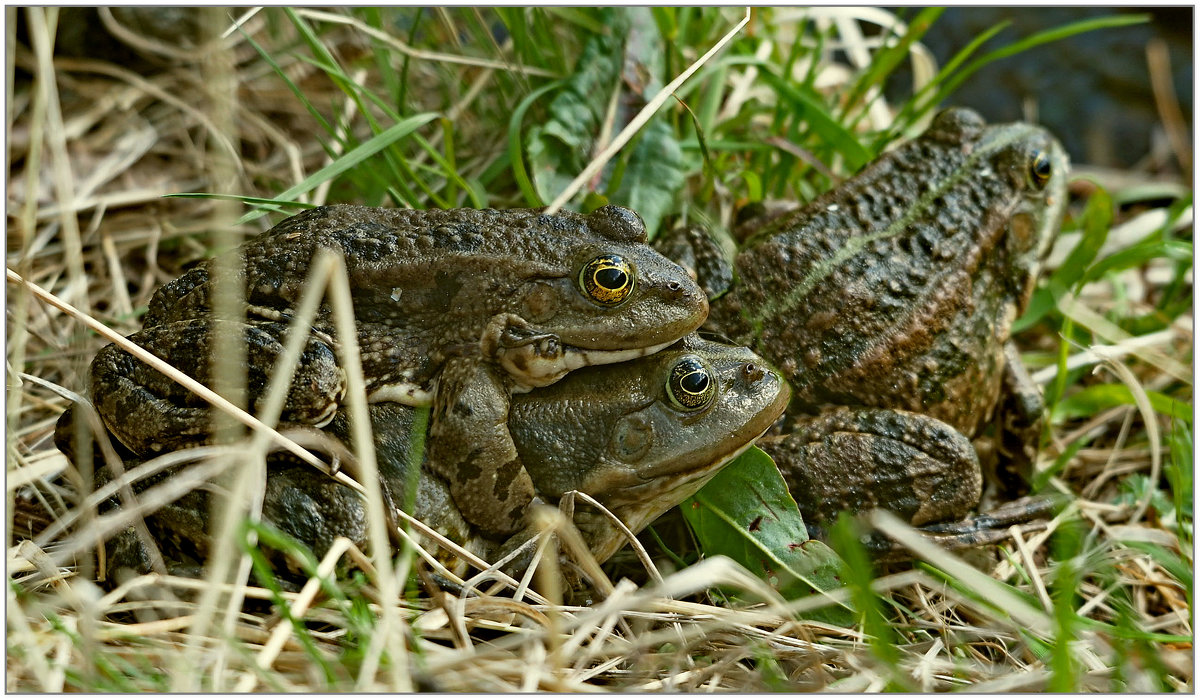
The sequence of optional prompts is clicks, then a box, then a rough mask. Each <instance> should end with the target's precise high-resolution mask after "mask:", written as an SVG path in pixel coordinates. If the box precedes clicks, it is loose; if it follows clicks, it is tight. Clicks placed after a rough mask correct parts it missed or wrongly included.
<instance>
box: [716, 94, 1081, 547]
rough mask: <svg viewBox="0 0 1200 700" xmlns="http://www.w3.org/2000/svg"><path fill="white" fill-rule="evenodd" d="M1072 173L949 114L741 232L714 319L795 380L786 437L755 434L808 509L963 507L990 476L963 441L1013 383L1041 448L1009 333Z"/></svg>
mask: <svg viewBox="0 0 1200 700" xmlns="http://www.w3.org/2000/svg"><path fill="white" fill-rule="evenodd" d="M1067 168H1068V164H1067V158H1066V155H1065V153H1064V151H1063V149H1062V147H1061V146H1060V145H1059V144H1058V142H1057V141H1056V140H1055V139H1054V138H1053V137H1052V136H1051V135H1050V134H1049V133H1047V132H1046V131H1045V130H1044V129H1041V128H1039V127H1037V126H1034V125H1031V124H1025V123H1013V124H1001V125H991V126H989V125H987V124H986V123H985V122H984V121H983V119H982V118H981V117H980V116H979V115H978V114H976V113H975V112H972V111H970V110H966V109H950V110H947V111H945V112H942V113H941V114H940V115H938V116H937V117H936V118H935V120H934V121H933V124H932V125H931V126H930V127H929V129H928V130H927V131H926V132H925V133H924V134H923V135H922V136H920V137H919V138H917V139H915V140H913V141H910V142H908V143H906V144H904V145H902V146H900V147H899V148H897V149H895V150H893V151H891V152H889V153H886V154H884V155H883V156H881V157H880V158H878V159H877V160H875V161H874V162H872V163H870V164H869V165H867V166H866V167H865V168H864V169H863V170H862V171H861V172H859V173H858V174H857V175H855V176H854V177H852V178H850V179H849V180H846V181H845V182H844V183H842V184H841V185H840V186H838V187H837V188H835V189H833V190H832V191H830V192H827V193H826V194H825V195H823V196H821V197H819V198H818V199H816V200H814V201H813V202H811V203H810V204H808V205H807V206H804V207H800V208H791V209H789V210H786V211H783V212H775V213H773V214H769V215H764V216H761V217H759V218H758V219H756V220H751V221H749V222H747V224H746V226H744V227H743V229H744V231H748V232H749V233H748V238H747V240H746V243H745V244H744V246H743V248H742V251H741V252H740V253H739V254H738V255H737V258H736V261H735V266H734V274H735V276H736V283H735V284H733V286H732V288H731V289H730V291H728V293H726V294H724V296H720V297H719V298H717V299H715V300H714V301H713V302H712V304H713V308H712V313H711V315H710V319H709V321H708V327H711V328H714V329H716V330H719V331H721V332H722V333H724V334H726V335H727V336H729V337H730V338H733V339H734V340H735V341H737V342H741V343H745V344H747V345H749V346H750V347H752V348H754V349H755V350H756V351H758V352H760V353H762V354H763V356H764V357H766V358H767V359H768V360H769V361H771V362H772V363H774V364H775V365H777V366H778V367H779V368H780V369H781V370H782V371H783V373H784V376H785V377H786V378H787V380H788V382H789V383H790V384H791V386H792V389H793V392H794V399H793V402H792V408H791V410H790V411H789V419H788V423H787V424H786V425H785V429H784V435H783V436H782V437H774V438H767V439H764V440H763V441H762V442H760V446H761V447H762V448H763V449H764V450H766V451H767V452H768V453H769V454H771V456H772V457H773V458H774V459H775V461H776V464H778V466H779V468H780V470H781V471H782V473H783V474H784V476H785V478H786V480H787V482H788V485H789V487H790V488H791V490H792V493H793V496H795V498H796V500H797V502H798V503H799V504H800V506H801V510H802V512H803V514H804V515H805V518H806V520H807V521H808V522H810V523H814V524H816V523H820V522H821V521H823V520H827V519H829V518H831V517H833V516H834V515H836V513H837V512H838V511H840V510H851V511H859V510H864V509H869V508H872V507H877V506H878V507H884V508H888V509H890V510H893V511H895V512H897V513H898V514H900V515H902V516H903V517H905V518H907V519H909V520H910V521H911V522H913V523H914V524H918V525H919V524H923V523H930V522H935V521H942V520H949V519H955V518H960V517H962V516H963V515H964V514H965V513H966V512H967V511H969V510H970V509H971V508H973V507H974V506H975V505H976V504H977V503H978V501H979V498H980V490H981V481H982V479H981V474H980V472H981V468H980V461H979V457H978V455H977V452H976V449H975V447H974V446H973V445H972V443H971V442H970V438H975V437H977V436H979V435H981V433H983V432H984V430H985V428H986V427H987V426H988V425H989V424H990V423H991V422H992V421H993V420H994V419H995V418H996V414H997V412H996V410H995V409H996V407H997V404H998V403H999V401H1000V399H1001V397H1002V396H1004V397H1005V404H1004V405H1005V410H1004V413H1005V416H1004V419H1005V420H1006V421H1008V427H1009V428H1016V429H1017V430H1018V431H1019V432H1020V437H1019V438H1018V439H1017V442H1018V443H1019V444H1022V445H1023V446H1024V447H1026V448H1028V447H1029V446H1030V445H1035V444H1036V435H1037V431H1038V427H1037V426H1038V422H1039V421H1040V416H1041V409H1042V404H1041V396H1040V393H1039V392H1038V390H1037V388H1036V387H1035V386H1033V385H1032V383H1031V382H1029V380H1028V376H1027V375H1026V373H1025V372H1024V369H1023V368H1022V366H1021V364H1020V360H1019V358H1018V356H1017V354H1016V350H1015V347H1014V346H1013V344H1012V342H1011V339H1010V329H1011V327H1012V323H1013V321H1014V320H1015V319H1016V317H1017V316H1018V315H1019V314H1020V313H1021V311H1022V310H1023V309H1024V308H1025V305H1026V304H1027V302H1028V300H1029V297H1030V294H1031V293H1032V290H1033V286H1034V283H1035V280H1036V277H1037V273H1038V268H1039V265H1040V261H1041V259H1042V257H1043V256H1044V254H1045V253H1046V251H1047V250H1048V247H1049V244H1050V242H1051V241H1052V240H1053V237H1054V235H1055V233H1056V232H1057V227H1058V225H1059V222H1060V219H1061V216H1062V213H1063V210H1064V206H1065V203H1066V190H1065V182H1066V173H1067ZM1028 457H1029V455H1027V454H1016V455H1007V456H1006V458H1008V459H1015V460H1018V461H1019V460H1023V459H1028Z"/></svg>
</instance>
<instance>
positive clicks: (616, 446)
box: [56, 335, 790, 573]
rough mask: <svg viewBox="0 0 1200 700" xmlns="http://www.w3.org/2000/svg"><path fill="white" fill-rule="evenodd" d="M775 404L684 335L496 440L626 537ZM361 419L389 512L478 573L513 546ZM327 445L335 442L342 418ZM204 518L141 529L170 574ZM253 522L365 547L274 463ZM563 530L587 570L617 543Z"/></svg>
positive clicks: (384, 422) (737, 352)
mask: <svg viewBox="0 0 1200 700" xmlns="http://www.w3.org/2000/svg"><path fill="white" fill-rule="evenodd" d="M789 395H790V393H789V390H788V388H787V384H786V383H785V382H784V381H783V378H782V377H780V376H779V374H778V373H777V372H775V371H773V370H771V369H770V368H769V367H768V366H767V365H766V364H765V363H764V362H763V361H762V359H761V358H760V357H758V356H757V355H755V354H754V353H753V352H751V351H750V350H749V349H747V348H743V347H735V346H730V345H726V344H724V343H721V342H715V341H712V340H708V339H704V338H701V337H699V336H695V335H692V336H689V337H687V338H685V339H683V340H681V341H679V342H678V343H676V344H674V345H672V346H671V347H670V348H668V349H666V350H663V351H661V352H659V353H656V354H654V355H651V356H647V357H642V358H639V359H635V360H632V361H629V362H626V363H622V364H620V365H611V364H610V365H603V366H597V367H589V368H585V369H581V370H579V371H576V372H572V373H571V374H570V375H568V376H567V377H566V378H564V379H563V380H562V381H560V382H558V383H556V384H555V385H553V386H550V387H546V388H543V389H538V390H535V391H533V392H530V393H527V394H520V395H517V396H514V397H513V402H512V408H511V410H510V412H509V418H508V429H509V432H510V433H511V434H512V436H513V438H514V440H515V444H516V447H517V450H518V451H519V453H520V456H521V459H522V461H523V463H524V464H525V466H526V469H527V470H528V472H529V474H530V476H531V477H532V481H533V484H534V486H535V488H536V490H537V493H538V495H539V496H540V497H541V498H543V499H545V500H546V501H548V502H553V501H556V500H557V499H558V498H559V497H560V496H562V495H563V494H564V493H566V492H568V491H573V490H576V491H581V492H584V493H587V494H589V495H591V496H593V497H594V498H595V499H596V500H598V501H599V502H601V503H603V504H604V505H605V506H606V507H607V508H608V509H609V510H611V511H612V512H613V513H614V514H615V515H617V516H618V517H619V518H621V520H622V521H623V522H624V523H625V524H626V525H627V526H628V527H629V528H630V529H632V530H633V531H634V532H636V531H638V530H640V529H641V528H643V527H644V526H645V525H646V524H647V523H649V522H650V521H651V520H653V519H654V518H655V517H657V516H658V515H659V514H661V513H662V512H664V511H665V510H667V509H669V508H671V507H672V506H674V505H676V504H678V503H679V502H681V501H682V500H684V499H685V498H687V497H688V496H690V495H691V494H692V493H694V492H695V491H696V490H697V489H699V488H700V487H701V486H702V485H703V484H704V483H705V482H706V481H707V480H708V479H709V478H711V477H712V476H713V475H714V474H715V473H716V472H717V470H718V469H719V468H720V467H721V466H722V465H724V464H725V463H727V462H728V461H729V460H731V459H733V458H734V457H735V456H737V455H738V454H739V453H740V452H741V451H742V450H744V449H746V448H747V447H748V446H749V445H750V444H751V443H752V442H753V441H754V439H755V438H757V437H758V436H760V435H761V434H762V433H763V432H764V431H766V430H767V429H768V428H769V427H770V426H771V424H772V423H774V422H775V421H776V420H777V419H778V418H779V416H780V415H781V414H782V413H783V410H784V408H785V407H786V406H787V403H788V397H789ZM369 411H370V414H371V420H372V427H373V431H372V432H373V434H374V439H375V450H376V456H377V459H378V466H379V475H380V479H381V482H382V486H383V489H382V490H383V494H384V498H385V501H386V502H387V505H388V507H389V508H400V509H403V510H405V511H406V512H409V513H411V514H413V515H414V516H415V517H416V518H418V519H419V520H421V521H423V522H424V523H426V524H427V525H429V526H431V527H433V528H435V529H437V530H438V531H440V532H441V533H442V534H443V535H445V536H447V537H449V538H450V539H452V540H454V541H456V542H458V543H460V544H462V545H464V546H465V547H467V548H468V549H470V550H472V551H473V552H474V553H475V554H477V555H479V556H481V557H483V558H485V559H487V560H490V561H495V560H496V559H498V558H499V557H500V556H502V555H504V554H506V553H508V551H510V550H511V549H512V548H513V547H515V546H516V545H518V544H520V539H521V538H519V537H513V538H511V539H510V540H508V541H505V540H503V539H496V538H493V537H489V536H487V534H486V533H482V532H480V531H479V530H478V528H475V527H473V526H472V525H471V524H470V523H469V522H468V521H467V520H466V519H464V517H463V514H462V513H461V511H460V509H459V508H458V507H457V505H456V503H455V501H454V499H453V498H452V497H451V493H452V489H451V487H450V485H449V484H448V483H447V481H446V480H445V479H444V478H442V477H441V476H440V475H439V474H437V473H436V472H434V471H432V470H430V469H428V468H427V465H428V462H426V467H425V468H421V469H420V470H419V472H418V473H417V474H415V475H414V474H413V473H412V472H411V466H410V459H409V457H410V440H411V437H412V431H413V418H414V415H415V409H414V408H412V407H409V406H406V405H404V404H401V403H398V402H379V403H373V404H371V405H370V407H369ZM64 416H66V414H64ZM327 431H328V433H329V434H330V435H332V436H334V437H337V438H338V439H342V440H345V439H347V436H348V434H349V426H348V424H347V420H346V416H345V413H344V412H342V411H339V412H338V413H337V415H336V416H335V418H334V420H333V421H332V422H331V423H330V425H329V426H328V428H327ZM70 436H71V419H70V418H69V417H64V418H63V419H61V420H60V421H59V431H58V433H57V435H56V438H57V439H58V442H59V445H60V447H62V448H63V449H64V452H67V453H68V454H74V451H73V450H72V449H71V443H70ZM431 438H432V436H431ZM159 478H167V477H166V476H162V477H159ZM149 485H151V484H149V483H146V484H139V485H138V486H137V490H142V489H144V488H145V487H147V486H149ZM410 487H415V492H414V493H411V494H410V493H409V490H410ZM209 507H210V506H209V503H208V491H207V490H205V489H197V490H195V491H192V492H190V493H188V494H186V495H185V496H184V497H183V498H181V499H179V500H178V501H176V502H174V503H171V504H168V505H166V506H164V507H163V508H161V509H159V510H158V511H157V512H156V513H154V515H153V516H152V517H151V518H150V521H149V525H150V527H151V529H152V532H153V533H154V535H155V539H156V544H157V545H158V546H159V547H160V548H161V549H162V550H163V553H164V556H165V557H166V558H167V560H168V561H169V562H170V564H171V565H172V568H173V569H176V570H179V571H180V572H181V573H194V572H195V570H197V569H198V568H200V567H201V566H202V565H203V562H204V558H205V553H206V551H207V548H208V537H209V531H210V529H211V528H210V527H209V526H208V523H207V518H208V513H209ZM263 518H264V520H265V521H266V522H267V523H269V524H270V525H272V526H274V527H276V528H278V529H280V530H282V531H283V532H284V533H286V534H288V535H290V536H291V537H293V538H295V539H297V540H299V541H300V542H301V543H303V544H305V545H306V546H308V547H309V548H311V549H312V550H313V551H314V552H315V553H316V554H317V555H318V556H320V555H321V554H323V553H324V551H325V550H327V549H328V548H329V546H330V545H331V544H332V543H333V540H334V539H335V538H336V537H339V536H344V537H348V538H350V539H351V540H353V541H355V542H356V543H358V544H365V543H366V541H367V536H366V534H367V533H366V523H367V518H366V513H365V506H364V503H363V500H362V497H361V496H359V494H358V493H356V492H355V491H354V490H352V489H351V488H350V487H348V486H345V485H343V484H341V483H339V482H337V481H335V480H334V479H332V478H331V477H329V476H327V475H326V474H324V473H322V472H320V471H318V470H316V469H315V468H313V467H311V466H309V465H304V464H295V463H292V462H291V461H289V459H288V458H287V457H286V456H283V457H279V458H272V461H271V462H270V463H269V467H268V475H267V485H266V492H265V497H264V502H263ZM575 524H576V526H577V527H578V528H579V530H580V532H581V533H582V534H583V537H584V540H585V543H586V544H587V545H588V547H589V548H590V550H591V552H592V553H593V554H594V556H595V557H596V558H597V560H599V561H601V562H602V561H604V560H605V559H607V558H608V557H609V556H611V555H612V554H613V553H614V552H615V551H616V550H617V549H618V548H620V547H621V546H622V545H623V544H624V542H625V540H624V537H623V535H622V534H621V532H620V531H619V530H618V529H617V528H616V527H614V526H613V525H612V523H611V522H610V521H609V520H608V519H607V518H605V517H601V515H600V514H598V513H596V512H595V511H593V510H591V509H590V508H587V507H584V506H583V505H582V504H579V505H577V507H576V511H575ZM111 549H112V551H111V552H110V557H112V558H114V559H115V560H116V562H117V563H116V566H128V567H131V568H133V569H135V570H138V571H146V570H148V569H149V566H150V564H149V559H148V556H147V553H146V550H145V549H144V548H142V547H140V546H139V543H138V540H137V538H136V536H135V535H134V534H133V531H132V529H131V530H129V531H127V532H126V533H123V535H122V536H121V537H118V538H116V540H115V541H114V542H113V543H112V547H111Z"/></svg>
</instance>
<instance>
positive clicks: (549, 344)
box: [479, 314, 584, 391]
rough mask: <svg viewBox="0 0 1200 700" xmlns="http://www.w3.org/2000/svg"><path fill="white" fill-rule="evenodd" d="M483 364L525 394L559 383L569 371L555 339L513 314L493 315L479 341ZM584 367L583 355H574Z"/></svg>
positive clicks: (565, 353) (564, 349) (561, 349)
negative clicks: (490, 365)
mask: <svg viewBox="0 0 1200 700" xmlns="http://www.w3.org/2000/svg"><path fill="white" fill-rule="evenodd" d="M479 348H480V354H481V355H482V356H483V359H484V361H486V362H490V363H493V364H495V365H498V366H499V367H500V368H502V369H503V370H504V371H505V372H506V373H507V374H508V378H509V380H510V381H511V382H512V385H513V387H514V388H515V389H516V390H518V391H528V390H529V389H532V388H534V387H539V386H547V385H549V384H553V383H554V382H556V381H558V380H559V379H562V377H563V376H564V375H565V374H566V373H567V372H569V371H571V370H572V369H577V368H578V367H576V366H572V364H571V361H570V358H569V357H568V355H567V350H566V348H565V347H564V346H563V344H562V343H561V342H560V341H559V338H558V336H557V335H555V334H553V333H547V332H545V331H540V330H538V329H536V328H534V327H533V326H532V325H530V324H529V322H527V321H526V320H525V319H523V318H521V317H520V316H517V315H516V314H496V315H495V316H493V317H492V318H491V319H490V320H489V321H488V323H487V326H485V327H484V329H483V334H482V335H481V336H480V340H479ZM577 359H580V360H581V361H580V362H578V365H579V366H583V364H584V362H582V355H577Z"/></svg>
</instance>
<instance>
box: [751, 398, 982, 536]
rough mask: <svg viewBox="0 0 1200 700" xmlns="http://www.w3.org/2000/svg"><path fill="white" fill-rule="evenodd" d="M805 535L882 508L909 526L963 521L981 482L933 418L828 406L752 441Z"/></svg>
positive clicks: (964, 450) (962, 440) (965, 452)
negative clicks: (796, 511)
mask: <svg viewBox="0 0 1200 700" xmlns="http://www.w3.org/2000/svg"><path fill="white" fill-rule="evenodd" d="M759 447H761V448H762V449H763V450H765V451H766V452H767V454H769V455H771V457H772V459H774V460H775V464H776V465H777V466H778V467H779V470H780V472H781V473H782V474H783V477H784V481H786V482H787V485H788V488H789V489H790V491H791V493H792V496H793V497H794V498H795V499H796V502H797V504H798V505H799V506H800V511H801V513H802V514H803V515H804V518H805V523H806V524H807V525H808V526H809V528H810V530H815V529H819V528H821V527H822V523H825V522H831V521H832V520H834V519H836V517H837V514H838V512H839V511H843V510H846V511H850V512H852V513H858V512H864V511H867V510H871V509H874V508H885V509H887V510H890V511H892V512H893V513H895V514H896V515H898V516H899V517H901V518H903V519H905V520H907V521H909V522H910V523H912V524H913V525H918V526H919V525H923V524H925V523H929V522H935V521H939V520H951V519H956V518H961V517H963V516H964V515H965V514H966V513H967V512H968V511H970V510H971V509H972V508H974V507H975V506H976V505H977V504H978V503H979V497H980V491H981V488H982V477H981V474H980V469H979V460H978V457H977V456H976V454H975V450H974V447H973V446H972V445H971V442H970V440H968V439H967V438H966V436H964V435H962V434H961V433H959V432H958V431H957V430H955V429H954V428H953V427H951V426H950V425H948V424H946V423H943V422H942V421H940V420H937V419H936V418H931V417H929V416H924V415H921V414H917V413H910V412H907V411H900V410H893V409H880V408H858V409H851V408H843V407H838V408H829V409H825V410H824V411H822V412H821V413H820V414H819V415H817V416H812V417H803V418H800V419H799V420H797V421H796V423H795V425H794V426H793V428H792V430H791V431H790V432H789V433H788V434H787V435H784V436H782V437H780V438H774V439H769V440H760V441H759Z"/></svg>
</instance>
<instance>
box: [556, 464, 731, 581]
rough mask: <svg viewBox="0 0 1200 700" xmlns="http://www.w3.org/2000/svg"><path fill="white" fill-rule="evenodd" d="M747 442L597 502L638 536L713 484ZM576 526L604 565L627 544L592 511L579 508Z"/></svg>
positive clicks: (605, 521) (616, 531)
mask: <svg viewBox="0 0 1200 700" xmlns="http://www.w3.org/2000/svg"><path fill="white" fill-rule="evenodd" d="M752 444H754V443H753V441H750V442H747V443H745V444H744V445H742V446H740V447H738V448H737V449H735V450H733V451H732V452H730V453H728V454H724V455H721V456H719V457H717V458H716V459H714V460H713V461H711V462H709V463H707V464H702V465H697V466H696V467H695V468H693V469H689V470H687V471H683V472H677V473H675V474H664V475H662V476H658V477H655V478H653V479H651V480H649V481H646V482H644V483H641V484H637V485H636V486H626V487H623V488H620V489H617V490H616V491H614V492H613V493H611V494H608V495H596V496H595V498H596V500H598V501H600V502H601V503H602V504H604V507H605V508H608V510H609V511H610V512H611V513H612V514H613V515H615V516H617V517H618V518H620V520H621V522H623V523H625V525H626V527H628V528H629V529H630V530H631V531H632V532H634V533H636V532H638V531H639V530H641V529H642V528H644V527H646V526H647V525H649V524H650V523H651V522H653V521H654V519H655V518H657V517H658V516H660V515H662V514H663V513H665V512H667V511H668V510H670V509H671V508H672V507H674V506H676V505H679V504H680V503H682V502H683V501H684V500H686V499H687V498H689V497H691V496H692V494H694V493H696V492H697V491H699V490H700V489H701V488H703V486H704V485H705V484H707V483H708V482H709V480H710V479H712V478H713V477H714V476H716V474H717V472H718V471H720V470H721V467H723V466H725V465H726V464H728V463H729V462H731V461H733V460H734V459H735V458H736V457H737V456H738V455H740V454H742V453H743V452H745V451H746V449H747V448H749V447H750V446H751V445H752ZM575 524H576V526H577V527H578V528H579V530H580V532H582V533H583V535H584V538H585V539H586V540H587V542H588V546H589V548H590V549H591V551H592V552H593V553H594V554H595V555H596V560H597V561H599V562H603V561H604V560H606V559H608V558H609V557H610V556H612V555H613V554H614V553H615V552H616V551H617V550H618V549H620V548H621V547H622V546H624V545H625V538H624V536H623V535H622V534H621V532H620V531H619V530H618V529H617V528H616V527H615V526H614V525H613V524H612V522H611V521H610V520H609V519H608V518H607V517H606V516H604V515H602V514H600V513H596V512H594V511H592V510H590V509H588V510H583V509H577V511H576V516H575Z"/></svg>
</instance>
